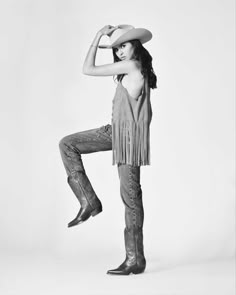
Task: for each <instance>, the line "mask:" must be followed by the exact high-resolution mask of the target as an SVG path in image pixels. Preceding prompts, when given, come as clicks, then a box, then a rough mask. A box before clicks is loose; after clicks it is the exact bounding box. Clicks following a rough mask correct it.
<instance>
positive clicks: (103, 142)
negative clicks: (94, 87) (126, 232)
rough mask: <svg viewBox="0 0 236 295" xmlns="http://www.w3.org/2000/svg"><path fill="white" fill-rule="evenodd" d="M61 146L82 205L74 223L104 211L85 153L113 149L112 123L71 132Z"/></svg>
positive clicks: (73, 188)
mask: <svg viewBox="0 0 236 295" xmlns="http://www.w3.org/2000/svg"><path fill="white" fill-rule="evenodd" d="M59 148H60V153H61V157H62V161H63V164H64V167H65V169H66V173H67V181H68V184H69V185H70V187H71V189H72V191H73V192H74V194H75V195H76V197H77V199H78V201H79V202H80V205H81V209H80V211H79V213H78V215H77V216H76V218H75V219H74V220H72V221H71V222H70V223H69V226H73V225H77V224H79V223H81V222H83V221H85V220H87V219H88V218H89V217H90V216H91V215H92V216H95V215H96V214H98V213H99V212H101V211H102V204H101V202H100V200H99V199H98V197H97V195H96V193H95V191H94V189H93V187H92V185H91V183H90V181H89V179H88V177H87V175H86V172H85V169H84V165H83V162H82V158H81V155H82V154H88V153H94V152H99V151H108V150H111V149H112V134H111V125H109V124H108V125H105V126H102V127H100V128H95V129H90V130H86V131H82V132H77V133H73V134H71V135H67V136H65V137H64V138H62V139H61V140H60V143H59Z"/></svg>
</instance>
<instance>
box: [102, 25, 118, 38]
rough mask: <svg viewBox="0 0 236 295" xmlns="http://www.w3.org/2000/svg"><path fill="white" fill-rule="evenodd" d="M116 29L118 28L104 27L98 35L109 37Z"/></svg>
mask: <svg viewBox="0 0 236 295" xmlns="http://www.w3.org/2000/svg"><path fill="white" fill-rule="evenodd" d="M117 28H118V26H116V27H114V26H110V25H107V26H104V27H103V28H102V29H101V30H99V31H98V33H100V34H102V35H108V36H109V35H111V33H113V32H114V31H115V30H116V29H117Z"/></svg>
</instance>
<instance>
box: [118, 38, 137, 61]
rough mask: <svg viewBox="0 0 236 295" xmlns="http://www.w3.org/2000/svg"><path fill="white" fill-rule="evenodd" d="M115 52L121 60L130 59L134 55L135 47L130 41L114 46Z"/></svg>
mask: <svg viewBox="0 0 236 295" xmlns="http://www.w3.org/2000/svg"><path fill="white" fill-rule="evenodd" d="M114 50H115V54H116V55H117V57H118V58H119V59H120V60H130V59H132V57H133V53H134V48H133V45H132V44H131V43H130V42H124V43H122V44H120V45H117V46H115V47H114Z"/></svg>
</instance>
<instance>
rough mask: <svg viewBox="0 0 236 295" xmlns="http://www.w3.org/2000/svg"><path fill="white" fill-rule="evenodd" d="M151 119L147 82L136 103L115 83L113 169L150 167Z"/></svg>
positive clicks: (125, 90) (120, 85) (120, 84)
mask: <svg viewBox="0 0 236 295" xmlns="http://www.w3.org/2000/svg"><path fill="white" fill-rule="evenodd" d="M151 119H152V107H151V102H150V88H149V86H148V81H147V79H145V82H144V86H143V89H142V93H141V95H140V96H139V97H138V98H137V99H134V98H133V97H131V96H130V95H129V93H128V91H127V89H126V88H125V87H124V86H123V85H122V83H121V82H120V81H119V83H118V85H117V88H116V92H115V96H114V99H113V107H112V154H113V161H112V164H113V165H115V164H116V163H117V164H118V163H122V164H129V165H132V166H141V165H150V132H149V126H150V123H151Z"/></svg>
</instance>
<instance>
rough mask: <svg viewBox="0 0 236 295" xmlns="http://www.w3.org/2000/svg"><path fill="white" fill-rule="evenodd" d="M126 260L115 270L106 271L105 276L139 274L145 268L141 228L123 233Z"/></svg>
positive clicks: (126, 230)
mask: <svg viewBox="0 0 236 295" xmlns="http://www.w3.org/2000/svg"><path fill="white" fill-rule="evenodd" d="M124 236H125V249H126V259H125V261H124V262H123V263H122V264H121V265H120V266H119V267H118V268H116V269H111V270H108V272H107V274H112V275H129V274H130V273H133V274H139V273H142V272H144V270H145V268H146V259H145V257H144V252H143V233H142V228H140V227H139V228H129V229H128V228H126V229H125V231H124Z"/></svg>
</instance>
